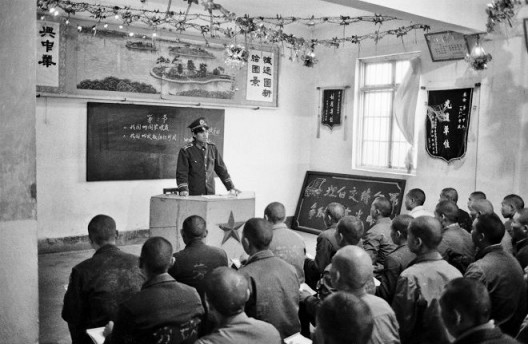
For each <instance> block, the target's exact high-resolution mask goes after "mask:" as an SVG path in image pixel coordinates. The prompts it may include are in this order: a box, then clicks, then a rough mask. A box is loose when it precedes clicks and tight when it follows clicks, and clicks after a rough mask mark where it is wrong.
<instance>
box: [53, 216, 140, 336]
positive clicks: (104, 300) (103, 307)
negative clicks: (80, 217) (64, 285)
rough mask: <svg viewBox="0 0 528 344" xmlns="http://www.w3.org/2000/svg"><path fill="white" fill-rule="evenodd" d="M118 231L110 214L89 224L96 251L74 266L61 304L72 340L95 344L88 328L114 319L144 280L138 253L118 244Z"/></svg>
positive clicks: (102, 324) (63, 316) (92, 242)
mask: <svg viewBox="0 0 528 344" xmlns="http://www.w3.org/2000/svg"><path fill="white" fill-rule="evenodd" d="M117 234H118V233H117V230H116V223H115V221H114V220H113V219H112V218H111V217H110V216H107V215H97V216H95V217H94V218H93V219H92V220H91V221H90V223H89V224H88V237H89V239H90V243H91V245H92V247H93V248H94V249H95V250H96V252H95V254H94V255H93V257H92V258H90V259H87V260H85V261H84V262H82V263H80V264H77V265H76V266H75V267H74V268H73V269H72V272H71V275H70V283H69V284H68V290H67V291H66V295H65V296H64V306H63V308H62V318H63V319H64V320H66V322H68V328H69V329H70V334H71V337H72V344H92V340H91V339H90V337H88V335H87V334H86V329H89V328H94V327H101V326H105V325H106V324H107V323H108V321H110V320H115V316H116V313H117V307H118V306H119V304H120V303H121V302H123V301H124V300H126V299H127V298H129V297H130V296H131V295H133V294H135V293H137V292H138V291H139V290H140V288H141V284H143V282H144V277H143V275H142V274H141V272H140V270H139V267H138V257H137V256H134V255H132V254H128V253H125V252H121V251H120V250H119V248H117V246H116V245H115V243H116V238H117Z"/></svg>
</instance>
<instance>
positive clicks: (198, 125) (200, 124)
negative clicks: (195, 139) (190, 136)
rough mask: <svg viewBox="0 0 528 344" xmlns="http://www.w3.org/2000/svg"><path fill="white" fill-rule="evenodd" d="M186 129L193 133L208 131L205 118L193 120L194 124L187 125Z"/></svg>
mask: <svg viewBox="0 0 528 344" xmlns="http://www.w3.org/2000/svg"><path fill="white" fill-rule="evenodd" d="M187 128H189V129H191V131H192V132H194V131H196V130H198V129H203V130H208V129H209V125H208V124H207V122H206V121H205V118H203V117H200V118H198V119H197V120H195V121H194V122H192V123H191V124H189V126H188V127H187Z"/></svg>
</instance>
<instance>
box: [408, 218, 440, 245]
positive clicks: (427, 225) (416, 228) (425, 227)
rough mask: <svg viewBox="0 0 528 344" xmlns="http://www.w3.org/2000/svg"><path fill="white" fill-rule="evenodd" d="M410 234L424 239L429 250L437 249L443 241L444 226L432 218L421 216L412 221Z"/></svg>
mask: <svg viewBox="0 0 528 344" xmlns="http://www.w3.org/2000/svg"><path fill="white" fill-rule="evenodd" d="M409 233H412V235H413V236H415V237H417V238H420V239H422V242H423V244H424V245H425V246H426V247H427V248H429V249H436V248H437V247H438V245H439V244H440V242H441V241H442V225H441V224H440V221H438V220H437V219H435V218H434V217H431V216H419V217H417V218H415V219H414V220H412V221H411V224H410V225H409Z"/></svg>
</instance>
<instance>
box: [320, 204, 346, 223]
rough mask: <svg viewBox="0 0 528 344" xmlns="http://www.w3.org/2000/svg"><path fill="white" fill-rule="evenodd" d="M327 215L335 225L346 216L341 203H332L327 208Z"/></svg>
mask: <svg viewBox="0 0 528 344" xmlns="http://www.w3.org/2000/svg"><path fill="white" fill-rule="evenodd" d="M325 213H326V215H328V216H330V218H331V219H332V221H333V222H334V223H337V222H338V221H339V220H341V218H342V217H343V216H345V207H344V206H343V205H342V204H341V203H337V202H332V203H329V204H328V205H327V206H326V211H325Z"/></svg>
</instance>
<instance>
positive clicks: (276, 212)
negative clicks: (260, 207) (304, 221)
mask: <svg viewBox="0 0 528 344" xmlns="http://www.w3.org/2000/svg"><path fill="white" fill-rule="evenodd" d="M264 215H266V216H267V217H268V221H270V222H272V223H280V222H283V221H284V219H286V210H285V209H284V205H283V204H282V203H279V202H273V203H270V204H268V206H267V207H266V209H264Z"/></svg>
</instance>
